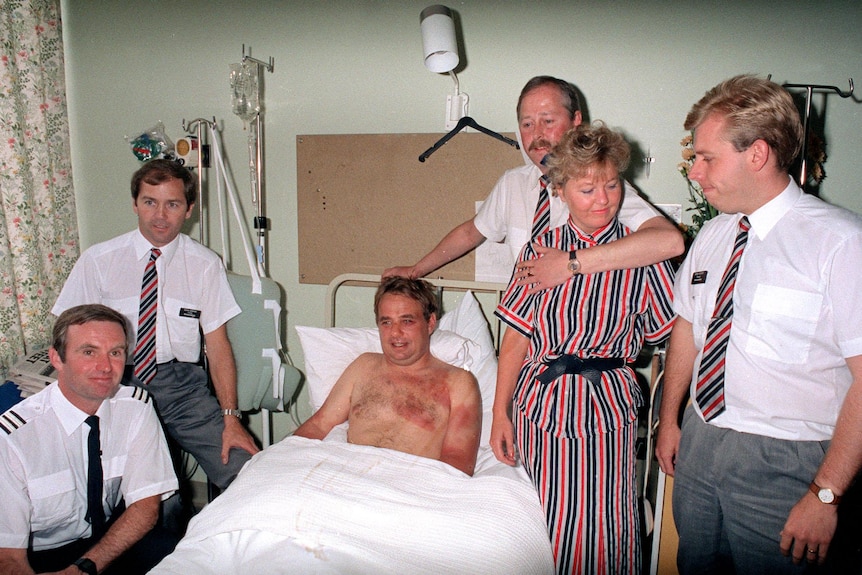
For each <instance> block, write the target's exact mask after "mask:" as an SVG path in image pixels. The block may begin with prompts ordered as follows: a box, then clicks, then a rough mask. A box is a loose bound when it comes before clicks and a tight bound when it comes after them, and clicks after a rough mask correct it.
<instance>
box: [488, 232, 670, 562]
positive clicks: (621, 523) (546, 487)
mask: <svg viewBox="0 0 862 575" xmlns="http://www.w3.org/2000/svg"><path fill="white" fill-rule="evenodd" d="M630 233H631V231H630V230H629V229H628V228H626V227H625V226H623V225H622V224H621V223H619V221H618V220H616V219H614V220H613V221H612V222H611V223H609V224H608V225H607V226H605V227H603V228H601V229H599V230H597V231H596V232H595V233H594V234H592V235H587V234H584V233H582V232H580V231H579V230H578V229H576V228H575V227H574V226H573V225H572V223H571V220H569V222H568V223H567V224H566V225H564V226H561V227H559V228H556V229H553V230H551V231H549V232H547V233H545V234H544V235H542V236H540V237H539V238H538V239H537V243H538V244H540V245H543V246H550V247H554V248H558V249H562V250H566V251H569V250H572V249H585V248H588V247H591V246H594V245H596V244H604V243H608V242H611V241H614V240H616V239H619V238H621V237H623V236H625V235H628V234H630ZM535 257H536V252H535V250H534V249H533V248H532V246H531V245H530V244H527V245H526V246H525V247H524V249H523V250H522V252H521V255H520V257H519V261H523V260H527V259H533V258H535ZM526 292H527V289H526V288H524V287H521V286H516V285H514V280H513V281H510V284H509V287H508V289H507V290H506V293H505V295H504V297H503V299H502V301H501V303H500V305H499V306H498V307H497V310H496V312H495V313H496V315H497V316H498V317H500V319H502V320H503V321H505V322H506V324H507V325H508V326H510V327H511V328H513V329H515V330H517V331H518V332H519V333H520V334H521V335H523V336H524V337H526V338H528V339H529V340H530V346H529V351H528V352H527V357H526V358H525V360H524V363H523V365H522V367H521V371H520V373H519V376H518V383H517V385H516V387H515V392H514V398H513V410H512V411H513V424H514V427H515V443H516V445H517V447H518V450H519V452H520V456H521V460H522V462H523V464H524V466H525V469H526V470H527V473H528V474H529V476H530V478H531V480H532V481H533V484H534V485H535V486H536V489H537V490H538V492H539V498H540V499H541V502H542V505H543V507H544V509H545V515H546V519H547V522H548V530H549V535H550V537H551V543H552V546H553V549H554V556H555V560H556V563H557V572H558V573H609V574H615V573H639V572H640V566H641V548H640V521H639V514H638V504H637V485H636V477H635V439H636V435H637V426H636V424H635V422H636V420H637V415H638V409H639V408H640V407H641V406H643V405H644V397H643V392H642V390H641V387H640V385H639V384H638V382H637V379H636V377H635V373H634V370H633V369H632V368H630V367H624V368H620V369H615V370H611V371H604V372H602V373H601V385H599V386H594V385H593V384H591V383H590V382H589V381H588V380H587V379H586V378H585V377H582V376H580V375H568V374H567V375H563V376H562V377H560V378H558V379H556V380H554V381H552V382H550V383H549V384H548V385H542V384H541V383H539V382H537V381H536V379H535V378H536V376H537V375H539V374H540V373H541V372H543V371H544V370H545V368H546V366H545V363H547V362H549V361H552V360H554V359H555V358H557V357H559V356H560V355H562V354H571V355H576V356H578V357H581V358H626V360H627V361H629V362H630V361H634V360H635V358H636V357H637V355H638V353H639V352H640V349H641V347H642V345H643V343H644V341H646V342H648V343H651V344H655V343H659V342H660V341H662V340H663V339H665V338H666V337H667V336H668V335H669V334H670V330H671V327H672V325H673V318H674V313H673V309H672V292H673V268H672V267H671V265H670V263H669V262H662V263H660V264H656V265H652V266H648V267H643V268H636V269H628V270H616V271H610V272H603V273H597V274H588V275H577V276H574V277H572V278H571V279H570V280H568V281H566V282H565V283H564V284H562V285H559V286H557V287H555V288H553V289H550V290H545V291H542V292H540V293H538V294H534V295H527V293H526Z"/></svg>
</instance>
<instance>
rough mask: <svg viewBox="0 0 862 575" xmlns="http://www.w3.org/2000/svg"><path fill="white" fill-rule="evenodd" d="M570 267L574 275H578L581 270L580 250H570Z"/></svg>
mask: <svg viewBox="0 0 862 575" xmlns="http://www.w3.org/2000/svg"><path fill="white" fill-rule="evenodd" d="M568 267H569V271H570V272H572V275H573V276H576V275H578V274H579V273H580V272H581V262H579V261H578V250H572V251H570V252H569V266H568Z"/></svg>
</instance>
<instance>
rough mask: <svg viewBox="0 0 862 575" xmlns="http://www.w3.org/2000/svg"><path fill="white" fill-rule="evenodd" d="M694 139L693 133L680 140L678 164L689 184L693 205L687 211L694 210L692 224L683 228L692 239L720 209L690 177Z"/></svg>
mask: <svg viewBox="0 0 862 575" xmlns="http://www.w3.org/2000/svg"><path fill="white" fill-rule="evenodd" d="M692 141H693V137H692V135H691V134H689V135H687V136H686V137H685V138H683V139H682V140H681V141H680V143H679V145H680V146H682V162H680V163H679V165H678V166H677V168H678V169H679V173H680V174H682V176H683V177H684V178H685V181H686V183H687V184H688V201H689V202H691V204H692V205H691V207H690V208H686V211H687V212H694V213H693V214H692V216H691V225H690V226H685V229H684V230H683V231H684V233H685V234H686V236H688V237H689V238H690V239H694V236H696V235H697V232H699V231H700V228H701V227H703V224H705V223H706V222H707V221H709V220H711V219H712V218H714V217H715V216H717V215H718V210H716V209H715V208H714V207H712V205H711V204H710V203H709V202H707V201H706V197H704V195H703V190H701V189H700V186H699V185H698V183H697V182H694V181H692V180H690V179H689V178H688V172H689V170H691V166H692V164H694V149H693V148H692Z"/></svg>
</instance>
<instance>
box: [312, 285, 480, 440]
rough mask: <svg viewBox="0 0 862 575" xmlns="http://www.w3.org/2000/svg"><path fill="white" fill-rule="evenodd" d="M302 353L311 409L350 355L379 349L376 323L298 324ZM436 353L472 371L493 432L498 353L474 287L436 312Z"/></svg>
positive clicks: (322, 398)
mask: <svg viewBox="0 0 862 575" xmlns="http://www.w3.org/2000/svg"><path fill="white" fill-rule="evenodd" d="M296 333H297V335H298V336H299V343H300V345H301V346H302V353H303V355H304V356H305V377H306V385H307V386H308V397H309V402H310V403H311V408H312V410H313V411H317V410H318V409H320V406H321V405H323V402H324V401H325V400H326V398H327V396H328V395H329V392H330V390H331V389H332V386H333V385H335V382H336V381H337V380H338V378H339V377H341V374H342V373H343V372H344V370H345V369H347V366H348V365H350V364H351V362H353V360H354V359H356V358H357V357H359V356H360V355H361V354H363V353H366V352H374V353H381V352H382V348H381V347H380V338H379V335H378V332H377V328H352V327H341V328H338V327H335V328H321V327H309V326H301V325H298V326H296ZM431 353H432V354H433V355H434V357H437V358H438V359H440V360H442V361H445V362H446V363H450V364H452V365H454V366H456V367H460V368H463V369H466V370H468V371H470V372H471V373H473V375H474V376H476V379H477V380H478V382H479V390H480V392H481V394H482V412H483V413H482V438H481V445H486V444H487V443H488V442H489V441H490V437H491V407H492V406H493V404H494V390H495V388H496V383H497V355H496V352H495V350H494V344H493V340H492V339H491V333H490V331H489V329H488V322H487V320H486V319H485V315H484V314H483V313H482V309H481V308H480V307H479V302H477V301H476V297H475V296H474V295H473V294H472V292H467V293H466V294H464V297H463V298H461V302H460V303H459V304H458V307H457V308H456V309H455V310H453V311H451V312H448V313H446V314H444V315H443V317H442V318H440V321H439V322H438V324H437V329H436V330H435V331H434V333H433V334H432V335H431Z"/></svg>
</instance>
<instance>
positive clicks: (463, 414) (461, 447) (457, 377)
mask: <svg viewBox="0 0 862 575" xmlns="http://www.w3.org/2000/svg"><path fill="white" fill-rule="evenodd" d="M450 377H451V378H452V383H451V384H450V386H449V400H450V407H449V425H448V427H447V428H446V436H445V437H444V439H443V448H442V449H441V451H440V461H442V462H444V463H448V464H449V465H451V466H452V467H455V468H456V469H460V470H461V471H463V472H464V473H466V474H467V475H471V476H472V475H473V470H474V469H475V467H476V455H477V453H478V451H479V436H480V435H481V433H482V396H481V393H480V392H479V384H478V383H477V382H476V378H475V377H474V376H473V374H472V373H470V372H469V371H464V370H460V369H459V370H457V373H454V374H453V375H451V376H450Z"/></svg>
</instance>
